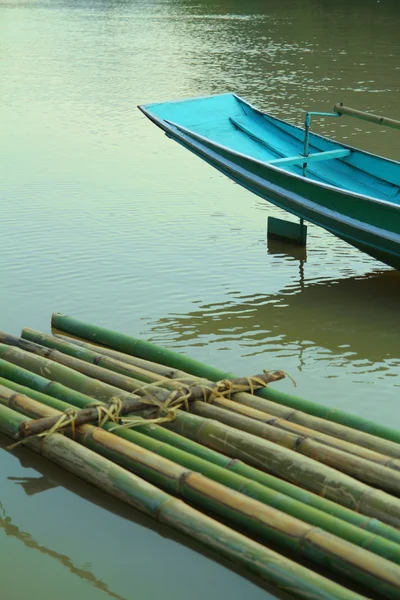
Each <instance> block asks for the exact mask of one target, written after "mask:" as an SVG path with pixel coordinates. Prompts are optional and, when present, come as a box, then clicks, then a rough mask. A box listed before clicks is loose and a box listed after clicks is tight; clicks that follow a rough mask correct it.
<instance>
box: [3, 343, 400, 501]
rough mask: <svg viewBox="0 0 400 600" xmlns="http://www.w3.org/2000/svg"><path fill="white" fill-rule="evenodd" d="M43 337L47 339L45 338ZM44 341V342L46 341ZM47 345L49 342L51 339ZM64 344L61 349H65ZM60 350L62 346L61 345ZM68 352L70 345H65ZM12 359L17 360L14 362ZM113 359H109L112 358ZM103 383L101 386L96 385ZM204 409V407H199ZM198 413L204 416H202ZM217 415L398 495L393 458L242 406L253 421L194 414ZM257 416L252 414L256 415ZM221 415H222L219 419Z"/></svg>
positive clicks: (96, 371) (130, 382)
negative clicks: (255, 413) (349, 454)
mask: <svg viewBox="0 0 400 600" xmlns="http://www.w3.org/2000/svg"><path fill="white" fill-rule="evenodd" d="M42 337H43V336H42ZM0 341H2V342H5V343H9V344H12V345H13V346H15V347H17V348H20V349H21V348H22V349H24V350H26V351H28V352H32V353H35V354H38V355H39V356H43V355H44V356H47V357H48V358H50V359H52V360H54V361H56V362H57V363H59V364H61V365H66V366H68V367H70V368H73V369H78V371H79V372H80V373H83V374H86V375H89V376H91V377H97V378H98V379H99V380H101V381H103V382H109V383H112V384H113V385H115V386H118V387H120V388H122V389H125V390H131V391H135V392H136V393H138V394H140V395H142V394H145V393H146V392H145V391H142V390H139V389H138V385H139V382H138V381H137V380H135V379H132V378H131V377H125V376H123V375H121V374H119V373H114V372H112V373H111V372H110V371H108V370H107V369H104V368H103V367H100V366H98V365H96V366H94V365H92V364H89V363H87V362H85V360H81V359H80V358H79V359H78V358H75V356H70V355H67V354H64V353H63V352H60V351H58V350H56V349H53V348H50V349H48V350H46V347H44V346H41V345H38V344H36V343H34V342H31V341H29V340H26V339H22V338H17V337H15V336H11V335H9V334H6V333H4V332H0ZM44 341H46V340H44ZM47 342H49V340H47ZM64 346H65V345H63V347H64ZM60 347H61V346H60ZM65 348H66V349H67V347H66V346H65ZM68 351H69V352H70V353H72V354H74V349H73V348H71V347H70V346H68ZM78 353H79V354H80V355H81V356H82V355H83V351H81V350H79V352H78ZM0 355H3V356H4V357H5V358H7V357H8V356H9V352H8V351H7V350H6V349H4V348H1V344H0ZM83 356H84V358H86V360H88V359H92V360H95V357H93V356H92V355H91V353H89V351H87V350H86V351H85V354H84V355H83ZM10 360H12V361H13V359H12V358H10ZM108 360H111V359H108ZM262 377H264V379H266V380H268V378H270V379H272V380H273V379H274V378H275V377H280V372H278V373H277V374H276V373H271V374H269V375H268V376H262V375H258V376H257V378H258V379H261V378H262ZM236 381H237V382H239V384H240V385H242V386H244V384H245V383H246V380H245V379H242V380H236ZM221 383H224V382H220V383H219V384H214V386H215V385H217V387H218V388H219V389H222V387H221ZM98 385H99V384H98ZM156 395H157V398H158V400H160V401H161V402H162V401H164V400H167V399H168V398H169V397H170V395H169V393H168V392H167V391H165V390H162V389H159V390H157V392H156ZM180 395H181V396H185V395H187V390H186V389H185V390H184V391H183V392H179V391H176V392H175V397H176V398H179V396H180ZM207 395H208V396H210V393H209V392H205V390H204V388H202V387H201V386H196V387H194V388H193V389H192V391H191V398H192V399H193V398H202V397H203V396H207ZM214 402H215V403H216V404H219V405H221V404H222V406H224V408H231V409H233V410H239V409H238V406H239V405H237V404H235V403H234V402H232V401H229V400H220V401H218V399H216V400H215V401H214ZM124 403H126V404H127V405H129V410H135V406H134V404H133V403H132V401H129V400H128V399H125V400H124ZM201 407H202V408H201ZM201 410H203V411H204V410H205V411H207V410H208V411H209V412H208V413H207V412H206V413H204V412H203V413H202V412H201ZM199 411H200V412H199ZM210 411H211V417H213V416H215V415H216V418H217V419H218V420H222V421H223V422H225V423H227V424H228V425H231V426H233V427H236V428H238V429H243V430H244V431H247V432H249V433H253V434H255V435H258V436H260V437H263V438H265V439H268V440H270V441H273V442H275V443H277V444H280V445H283V446H286V447H288V448H290V449H292V450H294V451H296V452H299V453H301V454H303V455H305V456H309V457H311V458H313V459H314V460H318V461H319V462H322V463H325V464H327V465H329V466H331V467H333V468H336V469H339V470H340V471H342V472H346V473H347V474H348V475H351V476H353V477H356V478H357V479H360V480H361V481H365V482H366V483H369V484H372V485H375V486H378V487H380V488H381V489H384V490H386V491H388V492H395V493H400V473H394V474H393V475H392V476H390V477H389V476H388V472H387V468H385V465H386V467H390V468H391V469H397V470H399V463H398V462H396V460H391V459H390V458H389V457H385V456H383V455H379V454H377V453H374V452H372V451H369V450H365V449H363V448H361V449H360V448H359V447H357V446H355V445H353V444H350V443H348V442H343V441H342V440H339V439H337V438H333V437H330V436H325V435H324V434H321V435H320V436H315V433H314V432H313V431H312V430H307V429H305V428H303V427H301V426H296V425H292V426H290V424H287V425H286V426H285V424H284V422H282V421H278V420H276V419H273V418H272V416H269V415H268V417H269V418H268V419H265V421H266V422H265V423H264V424H263V425H261V423H257V422H254V420H253V419H254V412H255V411H254V409H251V408H248V407H243V408H242V409H241V411H242V413H243V412H246V411H247V413H250V416H251V417H253V418H252V419H251V420H250V419H248V418H247V417H246V416H241V417H240V416H238V415H237V416H234V415H227V414H226V412H227V411H223V412H221V411H218V409H217V410H215V409H212V408H210V407H205V406H203V405H202V403H200V404H198V405H197V410H195V412H196V414H200V415H203V416H210ZM252 413H253V414H252ZM218 415H219V416H218ZM256 418H258V419H259V420H264V419H263V414H262V413H258V416H257V415H256ZM325 444H327V445H328V446H331V448H326V447H325ZM347 452H351V453H352V454H354V455H355V456H350V457H349V456H347V454H346V453H347ZM368 461H373V462H375V463H378V464H371V465H370V464H369V462H368Z"/></svg>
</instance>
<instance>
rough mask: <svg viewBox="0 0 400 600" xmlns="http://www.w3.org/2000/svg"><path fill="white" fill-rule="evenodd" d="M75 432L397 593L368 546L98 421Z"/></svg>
mask: <svg viewBox="0 0 400 600" xmlns="http://www.w3.org/2000/svg"><path fill="white" fill-rule="evenodd" d="M0 395H1V398H2V399H3V401H4V402H5V403H7V404H9V405H10V406H11V407H12V408H13V409H15V410H18V412H22V413H28V414H34V413H36V416H39V417H40V416H48V415H49V411H50V414H51V415H54V416H57V415H61V413H60V411H58V410H55V409H50V408H49V407H48V406H44V405H42V404H40V403H38V402H37V401H36V400H32V399H31V398H28V397H27V396H23V395H16V394H15V393H14V392H13V391H12V390H8V391H7V388H3V389H0ZM7 395H8V398H7ZM20 428H21V426H20ZM25 428H26V425H25ZM139 435H140V434H139ZM75 437H76V439H77V441H79V442H80V443H82V444H83V445H85V446H88V447H89V448H91V449H92V450H94V451H95V452H98V453H100V454H102V455H103V456H105V457H106V458H109V459H111V460H112V461H113V462H116V463H117V464H119V465H120V466H122V467H124V468H127V469H128V470H130V471H133V472H134V473H135V474H136V475H139V476H141V477H143V478H144V479H146V480H149V481H150V482H151V483H153V484H156V485H157V486H158V485H160V486H161V487H162V488H164V489H166V490H167V491H169V492H171V493H173V494H179V495H181V496H182V497H183V498H185V499H187V500H188V501H190V502H194V503H196V504H198V505H200V506H202V507H204V508H205V509H206V510H211V511H212V512H214V513H216V514H218V515H219V516H222V517H225V518H226V517H228V519H230V520H232V521H234V522H235V523H236V524H237V525H239V526H240V527H242V528H243V527H244V528H246V529H247V530H248V531H250V532H251V533H253V534H256V535H258V536H260V535H261V536H262V537H263V538H265V539H267V540H268V541H272V542H274V543H278V544H280V545H281V546H282V547H284V548H285V549H288V550H292V551H295V552H298V553H300V554H302V555H303V556H306V557H307V558H310V559H311V560H313V561H315V562H317V563H318V564H321V565H323V566H324V567H327V568H330V569H332V570H334V571H335V572H338V573H339V574H341V575H345V576H348V577H350V578H352V579H354V580H355V581H358V582H359V583H362V584H364V585H368V587H371V588H372V589H374V590H375V591H379V593H380V594H383V595H384V596H385V597H387V598H393V599H394V598H396V599H397V598H398V595H399V593H400V568H399V567H397V566H395V565H393V564H392V563H390V562H389V561H387V560H385V559H382V558H380V557H377V556H374V555H373V554H372V553H371V552H369V551H366V550H363V549H360V548H356V547H355V546H354V545H353V544H351V543H348V542H345V541H343V540H342V539H339V538H338V537H336V536H333V535H331V534H328V533H326V532H325V531H323V530H320V529H317V528H314V527H310V526H309V525H307V524H305V523H304V522H302V521H300V520H298V519H297V518H293V517H291V516H289V515H287V514H284V513H282V512H281V511H279V510H276V509H274V508H271V507H269V506H265V505H264V504H261V503H260V502H258V501H257V500H254V499H253V498H249V497H244V496H243V494H241V493H238V492H234V491H232V490H229V489H227V488H226V487H225V486H224V485H221V484H220V483H216V482H215V481H211V480H210V479H209V478H207V477H204V476H203V475H202V474H199V473H197V472H195V471H190V470H188V469H187V468H185V467H181V466H178V465H177V464H176V463H174V462H172V461H170V460H167V459H166V458H163V457H162V456H157V455H156V454H154V453H153V452H151V451H149V450H145V449H143V447H139V446H137V445H136V444H133V443H132V442H129V441H126V440H125V441H124V440H118V439H117V438H116V437H115V436H114V435H112V434H110V433H108V432H107V431H104V430H102V429H100V428H99V427H93V426H92V425H83V426H79V427H78V428H77V429H76V432H75ZM144 437H145V436H144ZM221 471H223V470H222V469H221ZM260 487H261V486H260ZM398 550H399V551H400V548H398Z"/></svg>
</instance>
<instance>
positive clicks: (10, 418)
mask: <svg viewBox="0 0 400 600" xmlns="http://www.w3.org/2000/svg"><path fill="white" fill-rule="evenodd" d="M24 420H26V417H24V416H23V415H20V414H18V413H17V412H15V411H13V410H11V409H10V408H8V407H5V406H0V432H1V433H3V434H4V435H6V436H8V437H11V438H14V437H15V435H16V434H17V432H18V429H19V427H20V424H21V423H22V422H23V421H24ZM86 427H90V426H89V425H87V426H86ZM27 444H28V445H29V447H30V448H32V449H33V450H35V451H36V452H40V453H41V454H42V455H43V456H45V457H46V458H48V459H50V460H52V461H54V462H55V463H57V464H58V465H60V466H62V467H64V468H65V469H66V470H68V471H70V472H71V473H73V474H75V475H78V476H79V477H81V478H82V479H84V480H85V481H87V482H89V483H91V484H93V485H95V486H96V487H98V488H99V489H101V490H102V491H104V492H106V493H108V494H110V495H112V496H114V497H116V498H118V499H119V500H121V501H122V502H125V503H126V504H128V505H130V506H131V507H133V508H135V509H136V510H139V511H140V512H144V513H145V514H147V515H149V516H151V517H153V518H154V519H156V520H158V521H159V522H161V523H165V524H166V525H169V526H170V527H172V528H174V529H177V530H178V531H180V532H182V533H184V534H185V535H187V536H189V537H192V538H193V539H195V540H197V541H199V542H200V543H201V544H202V545H204V546H207V547H208V548H210V549H212V550H215V551H217V552H218V553H219V554H222V555H223V556H225V557H226V558H228V559H230V560H233V561H234V562H236V563H240V564H242V565H243V566H244V567H245V568H247V569H248V570H249V571H251V572H253V573H255V574H256V575H258V576H259V577H261V578H262V579H264V580H265V581H267V582H268V583H269V584H272V585H274V586H275V587H277V588H278V589H279V590H282V591H287V592H288V593H291V594H293V595H295V596H296V597H298V598H304V600H310V598H313V599H315V600H336V599H337V600H362V598H363V597H362V596H360V595H359V594H357V593H355V592H352V591H350V590H347V589H346V588H344V587H343V586H341V585H338V584H336V583H334V582H332V581H330V580H328V579H326V578H325V577H322V576H320V575H317V574H316V573H313V572H312V571H309V570H308V569H306V568H304V567H302V566H300V565H297V564H296V563H294V562H293V561H290V560H288V559H287V558H285V557H283V556H281V555H279V554H278V553H276V552H273V551H272V550H269V549H268V548H265V547H264V546H262V545H261V544H259V543H257V542H254V541H253V540H250V539H249V538H247V537H245V536H244V535H242V534H239V533H237V532H236V531H233V530H232V529H230V528H229V527H226V526H225V525H222V524H221V523H218V522H217V521H215V520H214V519H211V518H210V517H207V516H205V515H203V514H202V513H200V512H199V511H197V510H195V509H193V508H192V507H190V506H188V505H187V504H185V503H184V502H183V501H182V500H180V499H177V498H174V497H173V496H171V495H170V494H167V493H166V492H164V491H161V490H159V489H158V488H157V487H155V486H154V485H152V484H150V483H147V482H146V481H144V480H143V479H141V478H139V477H137V476H136V475H134V474H133V473H130V472H129V471H127V470H125V469H123V468H122V467H120V466H118V465H116V464H114V463H113V462H111V461H109V460H107V459H106V458H104V457H102V456H100V455H98V454H97V453H95V452H93V451H92V450H90V449H88V448H85V447H83V446H81V445H79V444H77V443H76V442H74V441H72V440H70V439H69V438H67V437H65V436H64V435H60V434H53V435H51V436H48V437H47V438H46V439H45V440H44V441H40V440H38V439H37V438H36V439H35V438H34V439H31V440H29V441H28V442H27Z"/></svg>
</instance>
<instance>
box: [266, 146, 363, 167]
mask: <svg viewBox="0 0 400 600" xmlns="http://www.w3.org/2000/svg"><path fill="white" fill-rule="evenodd" d="M350 154H351V151H350V150H348V149H347V148H343V149H339V150H327V151H326V152H314V154H309V155H308V156H302V155H301V154H300V155H298V156H288V157H287V158H277V159H275V160H269V161H268V164H269V165H277V166H280V165H297V164H304V163H308V162H316V161H319V160H329V159H333V158H345V157H346V156H350Z"/></svg>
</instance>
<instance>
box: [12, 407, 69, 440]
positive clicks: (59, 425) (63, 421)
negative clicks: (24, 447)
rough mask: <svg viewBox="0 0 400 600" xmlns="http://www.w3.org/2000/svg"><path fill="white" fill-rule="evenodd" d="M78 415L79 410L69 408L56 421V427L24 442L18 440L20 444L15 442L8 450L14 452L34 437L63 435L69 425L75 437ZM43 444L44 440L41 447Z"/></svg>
mask: <svg viewBox="0 0 400 600" xmlns="http://www.w3.org/2000/svg"><path fill="white" fill-rule="evenodd" d="M76 415H77V410H76V409H75V408H67V409H66V410H65V411H64V412H63V413H61V414H60V418H59V419H58V420H57V421H56V423H54V425H53V426H52V427H51V428H50V429H48V430H47V431H42V432H41V433H36V434H35V435H31V436H29V437H27V438H23V439H22V440H18V442H15V443H14V444H11V445H10V446H7V450H13V449H14V448H16V447H17V446H19V445H21V444H23V443H24V442H26V441H27V440H29V439H30V438H33V437H42V438H46V437H47V436H49V435H52V434H53V433H61V430H62V429H65V427H68V426H69V425H71V429H72V436H73V437H75V419H76ZM43 442H44V439H43V440H42V442H41V446H42V444H43Z"/></svg>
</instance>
